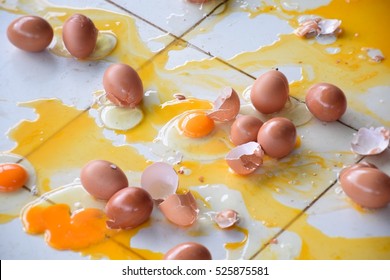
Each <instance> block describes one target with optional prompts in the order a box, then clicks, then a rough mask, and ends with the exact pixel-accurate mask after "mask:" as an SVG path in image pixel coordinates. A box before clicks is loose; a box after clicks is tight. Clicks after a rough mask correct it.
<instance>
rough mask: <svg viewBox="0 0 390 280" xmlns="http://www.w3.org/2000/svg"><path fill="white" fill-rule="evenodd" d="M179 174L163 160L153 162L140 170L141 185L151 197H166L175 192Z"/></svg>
mask: <svg viewBox="0 0 390 280" xmlns="http://www.w3.org/2000/svg"><path fill="white" fill-rule="evenodd" d="M178 185H179V176H178V175H177V173H176V171H175V170H174V169H173V167H172V165H170V164H168V163H165V162H155V163H153V164H151V165H149V166H148V167H146V168H145V170H144V171H143V172H142V175H141V186H142V188H143V189H144V190H146V191H147V192H148V193H149V194H150V195H151V196H152V198H153V199H155V200H159V199H166V198H167V197H168V196H169V195H172V194H174V193H176V190H177V187H178Z"/></svg>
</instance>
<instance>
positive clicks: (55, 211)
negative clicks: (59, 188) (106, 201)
mask: <svg viewBox="0 0 390 280" xmlns="http://www.w3.org/2000/svg"><path fill="white" fill-rule="evenodd" d="M22 220H23V225H24V228H25V230H26V232H27V233H30V234H41V233H45V239H46V241H47V243H48V244H49V245H50V246H52V247H54V248H56V249H59V250H67V249H71V250H76V249H82V248H86V247H88V246H90V245H92V244H96V243H98V242H100V241H103V240H104V239H105V237H106V233H108V229H107V228H106V220H107V218H106V216H105V215H104V213H103V211H101V210H99V209H96V208H86V209H82V210H80V211H77V212H75V213H73V214H71V213H70V208H69V206H68V205H66V204H56V205H51V206H48V207H43V206H34V207H31V208H30V209H28V210H27V212H26V213H25V214H24V215H23V219H22Z"/></svg>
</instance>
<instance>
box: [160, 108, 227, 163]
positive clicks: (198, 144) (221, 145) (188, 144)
mask: <svg viewBox="0 0 390 280" xmlns="http://www.w3.org/2000/svg"><path fill="white" fill-rule="evenodd" d="M197 111H198V112H200V111H199V110H191V111H187V112H185V113H183V114H180V115H178V116H176V117H174V118H173V119H171V120H170V121H169V122H167V123H166V124H165V125H164V126H163V127H162V128H161V129H160V131H159V134H158V136H157V138H156V139H155V142H161V143H162V144H163V145H164V146H166V147H168V148H169V149H170V150H171V151H172V152H180V153H181V155H182V156H183V160H198V161H212V160H216V159H223V158H224V157H225V155H226V153H227V152H228V151H229V150H230V149H231V148H232V147H233V144H232V143H231V142H230V139H229V134H230V126H231V122H228V123H222V122H216V123H215V127H214V129H213V131H212V132H211V133H210V134H209V135H207V136H204V137H201V138H191V137H188V136H185V135H184V133H183V132H182V131H181V129H180V128H179V125H178V124H179V121H180V120H181V119H182V118H183V116H184V115H186V114H188V113H189V112H197Z"/></svg>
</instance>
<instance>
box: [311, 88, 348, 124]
mask: <svg viewBox="0 0 390 280" xmlns="http://www.w3.org/2000/svg"><path fill="white" fill-rule="evenodd" d="M305 99H306V106H307V108H308V109H309V111H310V112H311V113H312V114H313V115H314V116H315V117H316V118H317V119H319V120H320V121H324V122H333V121H336V120H338V119H339V118H340V117H341V116H342V115H343V114H344V113H345V111H346V110H347V98H346V97H345V94H344V92H343V91H342V90H341V89H340V88H338V87H337V86H335V85H333V84H329V83H318V84H315V85H313V86H311V87H310V88H309V89H308V90H307V94H306V98H305Z"/></svg>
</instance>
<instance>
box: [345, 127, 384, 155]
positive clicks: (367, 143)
mask: <svg viewBox="0 0 390 280" xmlns="http://www.w3.org/2000/svg"><path fill="white" fill-rule="evenodd" d="M389 142H390V130H388V129H386V128H384V127H377V128H373V127H371V128H365V127H362V128H360V129H359V130H358V132H357V133H356V135H355V136H354V138H353V139H352V142H351V147H352V151H353V152H355V153H357V154H359V155H377V154H380V153H382V152H383V151H384V150H385V149H386V148H387V147H389Z"/></svg>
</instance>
